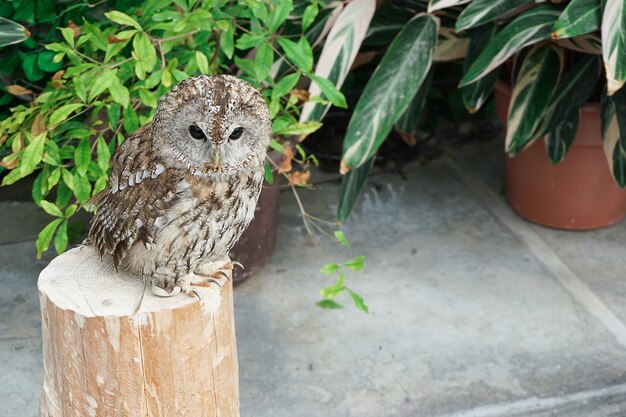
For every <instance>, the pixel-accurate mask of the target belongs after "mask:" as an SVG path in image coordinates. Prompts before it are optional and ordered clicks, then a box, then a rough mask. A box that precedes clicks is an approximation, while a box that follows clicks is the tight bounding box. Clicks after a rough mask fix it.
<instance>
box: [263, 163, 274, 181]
mask: <svg viewBox="0 0 626 417" xmlns="http://www.w3.org/2000/svg"><path fill="white" fill-rule="evenodd" d="M263 177H264V179H265V182H267V183H268V184H270V185H271V184H274V173H273V172H272V168H271V167H270V164H268V163H267V161H265V164H263Z"/></svg>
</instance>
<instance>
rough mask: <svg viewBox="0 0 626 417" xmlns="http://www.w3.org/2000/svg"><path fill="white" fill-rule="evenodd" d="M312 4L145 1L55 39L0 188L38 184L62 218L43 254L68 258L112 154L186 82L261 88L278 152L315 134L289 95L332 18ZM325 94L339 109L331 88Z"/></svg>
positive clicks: (0, 139)
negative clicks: (74, 229) (78, 220)
mask: <svg viewBox="0 0 626 417" xmlns="http://www.w3.org/2000/svg"><path fill="white" fill-rule="evenodd" d="M311 4H312V5H314V6H315V7H313V8H311V7H306V8H302V9H301V10H299V9H294V7H293V5H292V3H291V1H289V0H281V1H275V2H272V3H265V2H261V1H246V2H242V3H233V2H226V1H217V2H214V1H196V0H189V1H169V0H168V1H164V0H160V1H159V0H148V1H144V2H140V3H137V4H136V5H135V6H132V7H128V8H126V9H125V10H124V12H122V11H120V10H110V11H107V12H105V13H104V16H102V18H101V19H99V20H98V19H95V18H92V17H90V16H87V17H86V18H85V19H84V20H82V21H80V22H78V21H76V22H74V24H73V25H72V26H71V27H64V28H60V29H59V32H60V35H61V37H60V39H59V41H58V42H52V43H48V44H46V45H45V50H46V52H47V53H50V54H52V59H51V60H50V62H51V63H52V64H54V65H58V68H59V71H58V72H56V73H55V76H53V77H52V78H51V79H50V80H49V81H48V82H47V83H46V85H45V87H44V88H43V90H42V91H41V92H39V93H32V92H30V91H28V92H26V95H27V96H28V95H30V96H31V97H32V101H31V102H29V103H28V104H21V105H18V106H16V107H13V108H12V109H11V113H10V115H9V116H8V117H6V118H5V119H4V120H3V121H2V122H0V144H1V147H0V157H1V158H2V162H1V164H0V165H1V166H2V169H3V170H8V171H9V172H8V173H6V175H4V178H3V179H2V185H8V184H12V183H14V182H16V181H19V180H20V179H22V178H24V177H26V176H28V175H31V174H32V175H36V178H35V181H34V185H33V188H32V197H33V200H34V201H35V203H36V204H37V205H39V206H41V207H42V209H44V210H45V211H46V212H47V213H48V214H50V215H51V216H53V217H55V220H53V221H52V222H51V223H50V224H49V225H48V226H46V228H45V229H44V230H43V231H42V232H41V234H40V235H39V239H38V240H37V250H38V255H41V253H42V252H43V251H45V250H46V249H47V248H48V246H49V244H50V242H51V241H52V239H53V238H54V246H55V248H56V250H57V252H62V251H63V250H64V249H65V248H66V246H67V243H68V236H67V232H68V229H70V223H69V222H70V221H71V220H72V217H73V216H74V214H75V213H76V211H77V209H78V208H79V207H80V206H82V205H83V204H85V202H87V200H88V199H89V198H90V197H91V196H93V195H95V194H96V193H98V192H99V191H101V190H102V189H104V188H105V186H106V183H107V178H108V177H107V174H108V170H109V158H110V157H111V155H112V154H113V152H114V151H115V148H116V146H118V145H119V144H120V143H121V142H122V141H123V140H124V137H127V136H128V135H130V134H132V133H133V132H134V131H135V130H137V129H138V128H139V127H140V126H142V125H144V124H146V123H148V122H149V121H150V120H151V118H152V116H153V113H154V110H155V108H156V106H157V101H158V99H159V97H160V96H162V95H163V94H165V93H166V92H167V91H169V89H170V88H171V87H172V86H173V85H174V84H175V83H177V82H179V81H181V80H183V79H185V78H187V77H189V76H191V75H194V74H216V73H230V74H235V75H238V76H240V77H242V78H244V79H246V80H248V81H249V82H250V83H251V84H252V85H253V86H254V87H256V88H257V89H259V90H260V91H261V93H262V94H263V96H264V97H265V98H266V99H267V102H268V103H269V106H270V111H271V115H272V118H273V132H274V134H275V135H276V136H275V139H274V140H273V141H272V145H271V146H272V147H273V148H275V149H278V150H280V151H284V149H285V148H284V146H283V145H282V144H281V141H282V137H284V136H288V135H306V134H308V133H310V132H312V131H314V130H316V129H317V128H318V127H319V126H320V123H319V121H307V122H298V120H297V117H298V115H299V113H300V109H301V106H302V100H301V99H300V98H299V97H300V96H301V94H299V93H298V91H297V90H294V88H295V87H296V86H297V85H298V83H299V82H301V81H300V80H301V79H302V80H304V79H305V78H304V77H309V76H311V74H310V72H311V70H312V66H313V51H312V47H311V43H312V42H314V41H315V40H316V38H317V37H319V36H320V35H321V34H322V31H321V28H322V27H323V25H324V20H325V19H327V18H328V14H325V13H318V10H319V6H320V5H319V4H318V3H311ZM305 11H307V12H306V15H305ZM304 29H306V30H304ZM61 68H62V69H61ZM324 91H325V93H326V96H327V97H331V98H332V99H333V102H335V104H339V105H343V104H344V102H343V96H342V95H341V93H339V92H338V91H336V89H335V88H334V86H333V85H332V84H331V83H327V84H324ZM20 93H24V91H20ZM312 99H313V100H316V98H312ZM317 100H319V101H322V102H325V100H322V99H320V98H319V97H318V98H317ZM303 159H306V158H303ZM266 171H267V172H268V175H271V174H270V173H271V170H269V169H268V170H266ZM294 178H295V177H294ZM297 178H300V179H301V178H302V176H301V175H300V176H298V177H297ZM298 181H299V183H301V182H302V181H300V180H298Z"/></svg>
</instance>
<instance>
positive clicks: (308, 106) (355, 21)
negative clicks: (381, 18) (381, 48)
mask: <svg viewBox="0 0 626 417" xmlns="http://www.w3.org/2000/svg"><path fill="white" fill-rule="evenodd" d="M326 10H328V9H325V10H323V11H322V13H321V14H325V13H326ZM375 10H376V1H374V0H355V1H351V2H349V3H348V4H347V5H346V6H345V7H344V9H343V10H342V11H341V13H340V14H339V16H338V17H337V20H336V21H335V23H334V24H333V25H332V28H331V29H330V31H329V32H328V36H326V39H325V40H324V47H323V49H322V52H321V53H320V56H319V58H318V59H317V61H316V65H315V75H316V76H318V77H321V78H322V79H326V80H328V81H330V83H332V85H333V86H334V90H337V91H338V90H340V89H341V86H342V85H343V83H344V81H345V79H346V77H347V75H348V73H349V72H350V67H351V66H352V64H353V62H354V60H355V58H356V56H357V53H358V51H359V48H360V47H361V44H362V42H363V39H364V38H365V36H366V34H367V29H368V27H369V26H370V22H371V21H372V16H374V11H375ZM328 13H330V12H328ZM327 18H328V17H327ZM318 20H321V19H318ZM314 26H317V22H316V23H315V25H314ZM320 30H321V29H320ZM321 93H322V91H321V87H320V86H319V85H318V84H317V83H311V85H310V86H309V95H310V96H311V97H316V96H320V95H321ZM329 108H330V104H329V103H321V102H315V101H313V100H309V101H307V102H306V103H304V106H303V107H302V113H301V114H300V121H301V122H306V121H320V120H322V119H323V118H324V115H325V114H326V112H327V111H328V109H329Z"/></svg>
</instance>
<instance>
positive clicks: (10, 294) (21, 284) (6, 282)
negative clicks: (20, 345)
mask: <svg viewBox="0 0 626 417" xmlns="http://www.w3.org/2000/svg"><path fill="white" fill-rule="evenodd" d="M35 254H36V249H35V242H33V241H27V242H22V243H16V244H12V245H4V246H0V288H2V291H0V339H3V338H15V337H40V335H41V316H40V314H39V295H38V293H37V278H38V277H39V272H41V270H42V269H43V268H45V266H46V265H47V264H48V262H49V260H50V259H51V258H52V256H53V255H52V254H46V255H45V256H44V258H43V259H41V260H36V259H35Z"/></svg>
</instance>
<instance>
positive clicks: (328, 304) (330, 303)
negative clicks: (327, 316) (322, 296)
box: [315, 300, 343, 309]
mask: <svg viewBox="0 0 626 417" xmlns="http://www.w3.org/2000/svg"><path fill="white" fill-rule="evenodd" d="M315 305H317V306H318V307H322V308H329V309H338V308H343V306H342V305H341V304H339V303H338V302H336V301H335V300H322V301H318V302H317V303H315Z"/></svg>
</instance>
